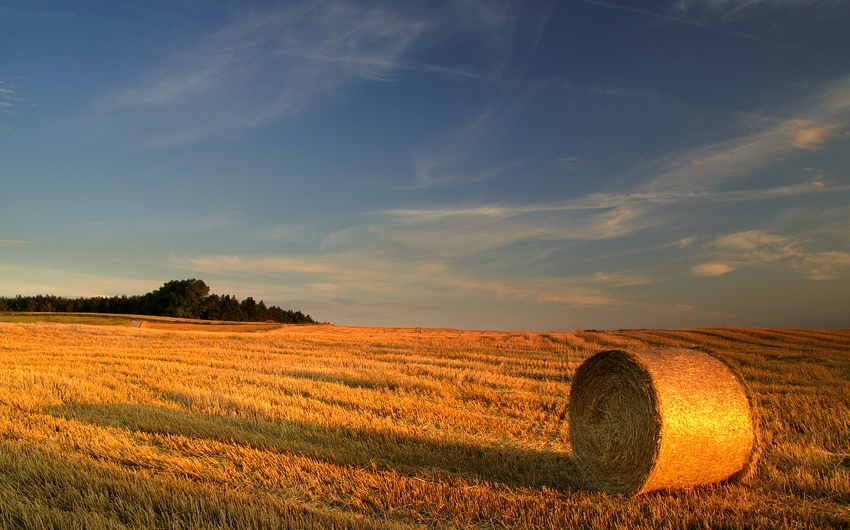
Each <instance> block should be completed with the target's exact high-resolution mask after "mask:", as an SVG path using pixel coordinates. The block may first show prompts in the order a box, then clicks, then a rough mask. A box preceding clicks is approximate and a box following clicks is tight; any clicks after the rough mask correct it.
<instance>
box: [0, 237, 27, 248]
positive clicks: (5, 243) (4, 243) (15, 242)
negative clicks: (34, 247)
mask: <svg viewBox="0 0 850 530" xmlns="http://www.w3.org/2000/svg"><path fill="white" fill-rule="evenodd" d="M31 243H32V242H31V241H22V240H19V239H0V247H19V246H21V245H29V244H31Z"/></svg>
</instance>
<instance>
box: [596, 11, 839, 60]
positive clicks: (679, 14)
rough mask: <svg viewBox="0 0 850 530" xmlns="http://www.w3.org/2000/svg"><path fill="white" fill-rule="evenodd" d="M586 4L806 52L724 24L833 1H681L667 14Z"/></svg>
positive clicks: (806, 51) (664, 12)
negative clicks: (766, 11)
mask: <svg viewBox="0 0 850 530" xmlns="http://www.w3.org/2000/svg"><path fill="white" fill-rule="evenodd" d="M579 1H580V2H584V3H586V4H593V5H597V6H600V7H604V8H608V9H617V10H620V11H628V12H630V13H636V14H639V15H644V16H648V17H653V18H657V19H661V20H667V21H670V22H673V23H676V24H685V25H689V26H694V27H697V28H700V29H703V30H706V31H712V32H716V33H720V34H724V35H729V36H731V37H738V38H742V39H750V40H756V41H762V42H767V43H770V44H771V45H773V46H776V47H779V48H785V49H788V50H795V51H798V52H803V53H809V54H811V53H812V52H810V51H809V50H805V49H802V48H798V47H796V46H790V45H787V44H784V43H782V42H778V41H775V40H771V39H767V38H764V37H761V36H759V35H755V34H753V33H749V32H742V31H735V30H731V29H727V27H728V26H727V25H726V24H725V23H726V22H728V21H731V20H737V19H740V18H744V17H745V16H750V14H751V13H753V12H755V13H760V12H761V10H760V9H756V8H761V7H765V6H766V7H771V8H779V7H797V6H801V5H806V6H817V5H828V4H835V3H836V0H680V1H678V2H676V3H675V4H674V5H673V9H672V10H669V11H655V10H649V9H643V8H639V7H634V6H632V5H626V4H619V3H614V2H606V1H602V0H579Z"/></svg>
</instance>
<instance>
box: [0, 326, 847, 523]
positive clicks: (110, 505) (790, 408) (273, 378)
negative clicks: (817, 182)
mask: <svg viewBox="0 0 850 530" xmlns="http://www.w3.org/2000/svg"><path fill="white" fill-rule="evenodd" d="M648 346H651V347H666V346H669V347H692V348H698V349H701V350H703V351H710V352H712V353H713V354H714V355H717V356H719V357H721V358H723V359H724V360H726V361H727V362H728V363H730V364H731V365H732V366H734V367H735V369H736V370H737V371H738V372H739V373H741V374H742V375H743V377H744V378H745V379H746V380H747V383H748V385H749V386H750V388H751V390H752V392H753V394H754V397H755V399H756V402H757V405H758V407H759V416H760V423H761V426H762V429H761V431H762V439H763V441H764V450H763V452H762V457H761V461H760V464H759V468H758V474H757V476H756V477H755V479H754V481H753V482H752V483H751V484H749V485H746V486H741V485H717V486H709V487H703V488H696V489H691V490H685V491H679V492H673V493H654V494H649V495H645V496H642V497H637V498H628V497H618V496H610V495H604V494H598V493H593V492H587V491H583V490H581V489H580V484H579V479H578V476H577V475H576V471H575V465H574V462H573V460H572V453H571V449H570V443H569V438H568V432H569V429H568V425H567V414H566V411H567V405H568V400H569V387H570V381H571V378H572V375H573V373H574V371H575V369H576V368H577V367H578V365H579V364H580V363H581V362H582V361H583V360H584V359H586V358H587V357H588V356H590V355H592V354H593V353H595V352H596V351H599V350H601V349H604V348H610V347H617V348H643V347H648ZM848 396H850V332H848V331H800V330H748V329H731V328H729V329H710V330H709V329H705V330H701V329H698V330H678V331H651V330H636V331H621V332H610V333H606V332H590V331H587V332H577V333H542V334H537V333H500V332H470V331H457V330H429V329H422V330H418V329H388V328H348V327H335V326H309V327H286V328H282V329H279V330H276V331H271V332H267V333H227V332H218V333H212V332H205V331H164V330H157V329H129V328H126V327H124V326H113V327H105V326H90V325H82V324H73V323H72V324H58V323H51V322H34V323H0V526H2V527H8V528H17V527H31V528H39V527H48V528H49V527H67V528H73V527H85V528H126V527H150V528H222V527H226V528H261V527H268V528H277V527H284V528H285V527H289V528H309V527H316V528H333V527H336V528H420V527H426V528H436V527H440V528H442V527H448V528H570V527H581V526H584V527H593V526H602V527H613V528H634V527H636V526H640V525H643V526H654V527H657V528H682V527H703V526H707V527H729V528H752V527H763V528H776V527H788V528H793V527H798V528H829V527H833V528H841V527H847V526H848V525H850V508H848V505H850V478H848V468H850V456H848V452H850V450H848V448H850V397H848Z"/></svg>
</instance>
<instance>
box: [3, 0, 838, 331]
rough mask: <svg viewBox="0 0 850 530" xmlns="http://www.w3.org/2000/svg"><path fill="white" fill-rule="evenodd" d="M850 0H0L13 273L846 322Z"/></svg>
mask: <svg viewBox="0 0 850 530" xmlns="http://www.w3.org/2000/svg"><path fill="white" fill-rule="evenodd" d="M847 28H850V2H844V1H839V0H669V1H641V2H624V1H622V0H621V1H617V2H615V1H595V0H563V1H560V2H545V1H528V2H519V1H517V2H503V1H498V0H481V1H476V0H451V1H445V2H441V1H428V2H392V1H381V0H372V1H366V2H341V1H340V2H335V1H314V2H254V1H248V0H240V1H232V2H197V1H196V0H176V1H175V0H169V1H152V2H145V3H131V2H107V1H101V2H97V1H79V2H72V3H69V2H59V1H40V0H32V1H29V0H28V1H26V2H24V1H11V2H10V1H2V0H0V295H2V296H14V295H17V294H25V295H34V294H54V295H58V296H70V297H77V296H94V295H106V296H112V295H116V294H118V295H120V294H128V295H131V294H143V293H145V292H148V291H151V290H153V289H156V288H158V287H159V286H161V285H162V284H163V283H165V282H166V281H169V280H175V279H187V278H199V279H202V280H204V281H205V282H206V283H207V284H208V285H209V286H210V287H211V289H212V291H213V292H215V293H219V294H231V295H235V296H237V297H239V298H240V299H242V298H245V297H247V296H253V297H254V298H255V299H257V300H259V299H263V300H265V302H266V303H267V304H273V305H279V306H281V307H283V308H287V309H295V310H301V311H304V312H305V313H309V314H310V315H312V316H313V317H314V318H315V319H316V320H319V321H329V322H332V323H334V324H341V325H343V324H344V325H378V326H425V327H452V328H472V329H493V330H496V329H509V330H511V329H512V330H539V331H546V330H572V329H575V328H577V327H579V328H598V329H612V328H630V327H653V328H675V327H683V326H715V325H727V326H770V327H772V326H790V327H848V326H850V316H848V315H850V31H848V30H847Z"/></svg>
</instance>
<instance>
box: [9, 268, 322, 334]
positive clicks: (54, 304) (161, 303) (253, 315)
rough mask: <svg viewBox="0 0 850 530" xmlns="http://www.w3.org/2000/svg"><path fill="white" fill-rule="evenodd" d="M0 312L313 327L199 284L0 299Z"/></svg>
mask: <svg viewBox="0 0 850 530" xmlns="http://www.w3.org/2000/svg"><path fill="white" fill-rule="evenodd" d="M0 311H21V312H64V313H113V314H131V315H151V316H164V317H178V318H198V319H204V320H229V321H236V322H267V321H273V322H280V323H281V324H314V323H315V320H313V318H312V317H310V315H305V314H304V313H302V312H301V311H292V310H290V309H281V308H280V307H277V306H266V304H265V303H264V302H263V301H262V300H260V301H259V302H257V301H255V300H254V299H253V298H252V297H250V296H249V297H248V298H246V299H244V300H242V301H241V302H240V301H239V299H237V298H236V297H235V296H230V295H223V296H219V295H217V294H210V288H209V286H208V285H207V284H206V283H204V282H203V281H202V280H196V279H194V278H193V279H190V280H172V281H170V282H166V283H165V284H164V285H163V286H162V287H160V288H159V289H156V290H154V291H151V292H149V293H147V294H143V295H133V296H127V295H122V296H113V297H111V298H110V297H100V296H96V297H92V298H63V297H60V296H53V295H37V296H21V295H18V296H16V297H14V298H7V297H0Z"/></svg>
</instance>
